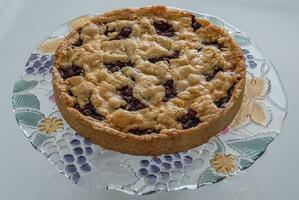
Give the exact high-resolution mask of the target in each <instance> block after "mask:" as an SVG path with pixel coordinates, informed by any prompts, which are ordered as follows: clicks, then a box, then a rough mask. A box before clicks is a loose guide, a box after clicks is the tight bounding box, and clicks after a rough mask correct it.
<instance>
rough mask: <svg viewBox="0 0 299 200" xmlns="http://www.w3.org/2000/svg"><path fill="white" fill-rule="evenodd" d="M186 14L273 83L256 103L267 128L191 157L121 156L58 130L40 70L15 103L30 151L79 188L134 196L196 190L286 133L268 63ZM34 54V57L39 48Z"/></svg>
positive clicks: (255, 50)
mask: <svg viewBox="0 0 299 200" xmlns="http://www.w3.org/2000/svg"><path fill="white" fill-rule="evenodd" d="M176 9H180V8H176ZM181 10H184V9H181ZM186 11H188V12H191V13H192V14H194V15H195V16H197V17H201V18H205V19H208V20H209V21H211V22H212V23H213V24H215V25H218V26H222V27H223V28H225V29H227V30H228V31H229V32H230V33H231V34H232V36H233V37H235V39H236V40H237V42H239V44H240V46H241V47H242V48H243V49H244V51H245V50H246V52H247V53H248V55H247V57H248V58H247V57H246V62H247V65H248V66H251V65H252V66H251V67H248V73H249V75H250V76H252V77H258V78H261V79H263V80H265V81H266V82H267V83H268V82H269V85H267V86H268V87H269V88H268V89H269V92H267V94H265V96H263V98H262V99H261V100H259V102H258V103H260V105H262V106H264V107H263V108H264V109H265V111H264V112H265V115H268V116H270V117H269V120H268V118H267V119H265V120H268V122H267V123H266V122H265V124H262V125H261V124H257V123H255V122H253V121H250V122H249V123H247V124H246V125H244V126H242V127H241V128H239V129H234V128H229V129H228V130H227V131H224V132H225V133H224V132H223V133H221V134H220V135H218V136H217V137H214V138H212V139H211V140H210V141H209V142H207V143H206V144H204V145H201V146H199V147H196V148H194V149H191V150H189V151H187V152H182V153H178V154H172V155H162V156H159V157H157V158H155V159H153V158H151V157H145V156H131V155H125V154H120V153H117V152H113V151H107V150H104V149H102V148H101V147H99V146H97V145H93V144H89V143H88V142H86V141H85V140H84V138H82V137H80V136H79V135H77V134H75V132H74V131H73V130H72V129H71V128H70V127H69V126H68V125H67V124H66V123H64V124H63V127H61V126H60V125H59V124H60V123H62V120H61V119H62V117H61V115H60V113H59V112H58V111H57V108H56V106H55V103H53V102H52V99H51V98H52V86H51V82H50V81H51V79H50V78H51V75H50V73H49V70H48V71H47V69H46V71H45V72H44V71H43V70H40V68H38V72H40V73H36V74H33V75H29V74H28V73H27V74H26V73H25V72H24V73H23V74H22V75H21V76H20V77H19V79H18V80H17V82H16V83H15V87H14V94H13V97H12V104H13V108H14V113H15V115H16V120H17V123H18V125H19V126H20V128H21V130H22V131H23V133H24V134H25V136H26V137H27V138H28V140H29V141H30V142H31V144H32V145H33V147H34V148H36V149H37V150H38V151H40V152H41V153H42V154H44V155H45V157H46V158H47V159H48V160H49V162H50V164H51V165H53V166H55V167H56V168H57V170H58V171H59V172H60V173H62V174H64V175H65V176H66V177H67V178H69V179H70V180H72V181H73V182H74V183H77V184H79V185H82V186H85V187H95V188H107V189H112V190H119V191H122V192H125V193H128V194H132V195H133V194H137V195H146V194H152V193H154V192H157V191H176V190H185V189H197V188H199V187H202V186H204V185H207V184H213V183H217V182H219V181H221V180H223V179H225V178H226V177H228V176H233V175H235V174H237V173H239V172H240V171H242V170H245V169H247V168H248V167H250V166H251V165H252V164H253V163H254V162H255V161H256V160H257V159H258V158H259V157H260V156H261V155H262V154H263V153H264V152H265V151H266V149H267V146H268V145H269V144H270V143H271V142H272V141H273V140H274V138H275V137H276V136H277V135H279V134H280V133H281V131H282V125H283V121H284V119H285V117H286V114H287V108H288V105H287V97H286V93H285V90H284V88H283V86H282V83H281V80H280V78H279V76H278V73H277V71H276V69H275V68H274V66H273V64H272V63H271V61H270V60H269V59H267V58H266V57H265V56H264V53H262V52H261V50H260V48H259V47H258V46H257V45H256V44H255V43H254V42H253V41H252V40H250V39H249V37H248V36H247V35H246V34H245V33H243V32H241V31H240V30H239V29H237V28H235V27H234V26H232V25H230V24H229V23H227V22H225V21H223V20H222V19H220V18H218V17H215V16H212V15H208V14H202V13H197V12H194V11H190V10H186ZM68 32H69V22H67V23H65V24H62V25H61V26H59V27H57V28H56V29H55V30H54V31H53V32H52V34H51V35H50V36H49V37H47V38H46V39H45V40H43V41H46V40H48V39H52V38H56V37H60V36H63V35H66V34H67V33H68ZM43 41H42V42H43ZM245 48H246V49H245ZM249 52H250V54H249ZM33 53H37V48H35V49H34V50H33ZM42 56H43V54H39V55H38V58H37V59H40V58H41V57H42ZM51 59H53V58H52V57H51V56H50V55H46V56H45V61H43V62H44V63H43V65H45V62H46V61H50V60H51ZM27 64H28V63H27ZM29 65H30V63H29ZM41 68H42V67H41ZM34 70H36V69H34ZM41 71H43V72H41ZM270 84H271V85H270ZM49 102H50V103H51V104H50V105H49ZM268 108H269V110H267V109H268ZM266 110H267V111H266ZM45 119H51V120H52V122H53V121H54V122H53V123H56V124H55V125H56V126H57V127H59V128H60V129H59V131H57V132H56V133H53V134H44V133H42V131H41V130H42V128H43V127H44V126H41V125H45V123H48V122H47V121H46V120H45ZM60 120H61V121H60ZM221 159H228V160H230V161H231V162H232V165H231V166H223V165H222V166H219V162H220V161H221ZM215 161H216V162H215ZM220 164H221V162H220ZM217 166H218V167H224V169H226V171H221V170H219V169H220V168H218V169H217Z"/></svg>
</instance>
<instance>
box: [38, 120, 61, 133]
mask: <svg viewBox="0 0 299 200" xmlns="http://www.w3.org/2000/svg"><path fill="white" fill-rule="evenodd" d="M62 127H63V121H62V119H58V118H57V117H53V118H45V119H43V120H42V121H41V122H40V123H39V125H38V128H39V130H40V131H42V132H45V133H54V132H56V131H57V130H59V129H61V128H62Z"/></svg>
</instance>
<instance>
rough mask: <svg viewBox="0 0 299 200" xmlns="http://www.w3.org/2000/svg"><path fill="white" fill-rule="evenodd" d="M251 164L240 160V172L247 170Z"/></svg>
mask: <svg viewBox="0 0 299 200" xmlns="http://www.w3.org/2000/svg"><path fill="white" fill-rule="evenodd" d="M252 164H253V162H251V161H249V160H245V159H241V160H240V168H241V170H244V169H247V168H248V167H250V166H251V165H252Z"/></svg>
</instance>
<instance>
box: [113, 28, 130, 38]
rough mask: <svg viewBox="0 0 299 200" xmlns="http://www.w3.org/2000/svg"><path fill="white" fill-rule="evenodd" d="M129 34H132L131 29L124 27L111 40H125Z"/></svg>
mask: <svg viewBox="0 0 299 200" xmlns="http://www.w3.org/2000/svg"><path fill="white" fill-rule="evenodd" d="M131 33H132V29H131V28H130V27H124V28H122V29H121V30H120V32H119V33H118V34H117V35H116V36H115V38H113V39H112V40H123V39H126V38H128V37H129V36H130V34H131Z"/></svg>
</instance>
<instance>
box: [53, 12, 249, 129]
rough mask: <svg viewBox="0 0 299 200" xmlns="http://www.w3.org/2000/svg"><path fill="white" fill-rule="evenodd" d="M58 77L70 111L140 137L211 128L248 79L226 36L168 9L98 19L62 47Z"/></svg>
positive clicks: (205, 23) (58, 54) (239, 55)
mask: <svg viewBox="0 0 299 200" xmlns="http://www.w3.org/2000/svg"><path fill="white" fill-rule="evenodd" d="M54 71H56V72H59V73H56V74H55V72H54V76H58V77H54V82H55V81H56V83H57V84H58V85H59V94H58V95H61V98H62V99H63V100H64V102H65V106H67V107H73V108H75V109H76V110H78V111H79V112H81V113H82V114H83V115H86V116H91V117H93V118H94V119H97V120H98V122H99V123H101V124H103V125H105V126H110V127H112V128H114V129H116V130H119V131H122V132H130V133H133V134H137V135H142V134H148V133H152V132H154V133H158V132H160V131H161V130H164V129H178V130H180V129H188V128H191V127H194V126H197V125H198V124H201V123H203V122H205V121H207V120H209V118H211V117H213V116H215V115H217V114H219V113H220V112H221V111H222V110H223V109H225V108H226V106H227V105H229V104H233V103H234V100H233V99H232V98H231V96H232V95H233V94H234V92H235V91H237V90H238V88H236V87H237V86H239V85H240V84H241V83H240V82H243V81H244V74H245V69H244V62H243V57H242V53H241V51H240V49H239V47H238V46H237V45H236V44H235V43H234V42H233V40H232V38H231V37H230V36H229V34H228V33H227V32H225V31H224V30H223V29H221V28H218V27H215V26H213V25H211V24H210V23H209V22H208V21H206V20H203V19H198V18H195V17H194V16H192V15H191V14H189V13H186V12H181V11H178V10H173V9H168V10H167V12H166V8H165V7H156V8H155V9H146V8H141V9H127V10H122V11H121V12H118V11H112V12H110V13H106V14H105V15H99V16H96V17H94V18H92V19H91V20H90V21H89V22H88V23H87V24H86V25H84V26H83V27H80V28H78V29H77V30H76V31H73V32H71V33H70V34H69V35H68V36H67V38H66V40H65V41H64V42H63V43H62V44H61V45H60V47H59V48H58V50H57V52H56V59H55V69H54ZM238 92H239V93H240V91H239V90H238Z"/></svg>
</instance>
